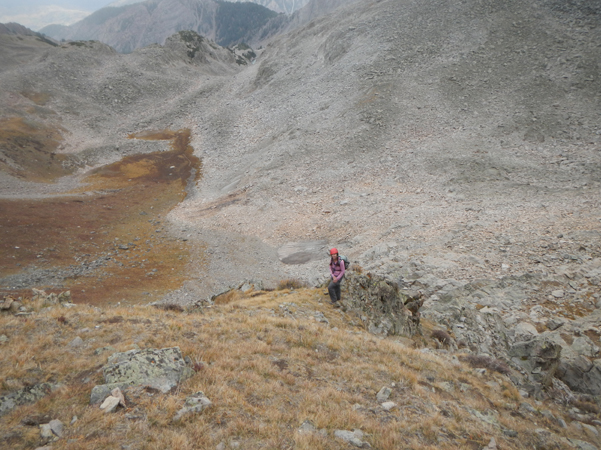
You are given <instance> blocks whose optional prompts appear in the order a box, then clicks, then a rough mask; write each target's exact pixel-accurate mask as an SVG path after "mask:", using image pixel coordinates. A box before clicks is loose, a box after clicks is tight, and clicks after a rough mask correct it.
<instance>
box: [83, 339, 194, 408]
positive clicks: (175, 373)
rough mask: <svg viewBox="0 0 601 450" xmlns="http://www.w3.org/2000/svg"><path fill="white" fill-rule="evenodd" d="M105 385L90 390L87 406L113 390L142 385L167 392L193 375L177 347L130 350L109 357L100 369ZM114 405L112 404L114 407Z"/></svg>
mask: <svg viewBox="0 0 601 450" xmlns="http://www.w3.org/2000/svg"><path fill="white" fill-rule="evenodd" d="M103 374H104V381H105V382H106V384H103V385H99V386H95V387H94V388H93V389H92V394H91V397H90V403H91V404H96V403H100V402H101V401H103V400H104V399H106V398H107V397H108V395H109V394H111V392H112V391H113V390H114V389H115V388H119V389H121V390H123V389H126V388H128V387H133V386H142V387H149V388H152V389H156V390H158V391H160V392H162V393H167V392H169V391H170V390H171V389H173V388H174V387H176V386H177V385H178V384H179V383H180V382H182V381H184V380H186V379H188V378H190V377H191V376H192V375H194V370H193V369H192V368H191V367H189V366H188V364H187V363H186V361H185V360H184V358H183V356H182V353H181V350H180V349H179V347H171V348H164V349H145V350H130V351H127V352H124V353H115V354H113V355H112V356H111V357H109V360H108V364H107V365H106V366H104V368H103ZM115 406H116V405H115Z"/></svg>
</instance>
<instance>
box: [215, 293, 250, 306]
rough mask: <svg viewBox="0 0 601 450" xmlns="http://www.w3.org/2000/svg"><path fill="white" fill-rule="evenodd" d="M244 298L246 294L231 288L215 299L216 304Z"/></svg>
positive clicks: (225, 303)
mask: <svg viewBox="0 0 601 450" xmlns="http://www.w3.org/2000/svg"><path fill="white" fill-rule="evenodd" d="M241 298H244V294H243V293H242V292H240V291H238V290H234V289H233V290H231V291H228V292H226V293H225V294H221V295H219V296H217V297H215V299H214V300H213V301H214V302H215V304H216V305H227V304H228V303H231V302H233V301H235V300H240V299H241Z"/></svg>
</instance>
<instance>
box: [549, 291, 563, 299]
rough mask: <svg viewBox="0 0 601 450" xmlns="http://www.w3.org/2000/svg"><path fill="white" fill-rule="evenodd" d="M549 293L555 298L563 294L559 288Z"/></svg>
mask: <svg viewBox="0 0 601 450" xmlns="http://www.w3.org/2000/svg"><path fill="white" fill-rule="evenodd" d="M551 295H552V296H553V297H555V298H562V297H563V296H564V295H565V294H564V292H563V291H562V290H561V289H558V290H556V291H553V292H551Z"/></svg>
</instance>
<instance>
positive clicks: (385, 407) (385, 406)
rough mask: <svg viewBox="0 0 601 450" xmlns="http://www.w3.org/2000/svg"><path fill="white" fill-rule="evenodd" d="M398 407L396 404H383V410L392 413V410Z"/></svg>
mask: <svg viewBox="0 0 601 450" xmlns="http://www.w3.org/2000/svg"><path fill="white" fill-rule="evenodd" d="M395 406H396V403H395V402H384V403H382V408H383V409H384V410H385V411H390V410H391V409H393V408H394V407H395Z"/></svg>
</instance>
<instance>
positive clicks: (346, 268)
mask: <svg viewBox="0 0 601 450" xmlns="http://www.w3.org/2000/svg"><path fill="white" fill-rule="evenodd" d="M338 257H339V258H340V259H341V260H343V261H344V270H345V271H346V270H348V268H349V267H351V262H350V261H349V260H348V258H347V257H346V256H343V255H339V256H338Z"/></svg>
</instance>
